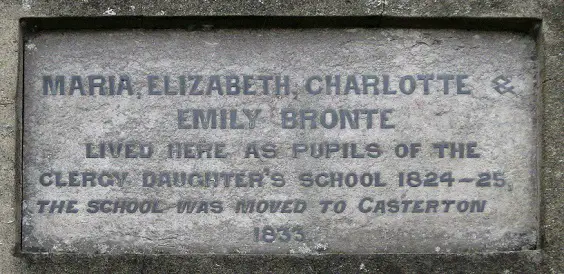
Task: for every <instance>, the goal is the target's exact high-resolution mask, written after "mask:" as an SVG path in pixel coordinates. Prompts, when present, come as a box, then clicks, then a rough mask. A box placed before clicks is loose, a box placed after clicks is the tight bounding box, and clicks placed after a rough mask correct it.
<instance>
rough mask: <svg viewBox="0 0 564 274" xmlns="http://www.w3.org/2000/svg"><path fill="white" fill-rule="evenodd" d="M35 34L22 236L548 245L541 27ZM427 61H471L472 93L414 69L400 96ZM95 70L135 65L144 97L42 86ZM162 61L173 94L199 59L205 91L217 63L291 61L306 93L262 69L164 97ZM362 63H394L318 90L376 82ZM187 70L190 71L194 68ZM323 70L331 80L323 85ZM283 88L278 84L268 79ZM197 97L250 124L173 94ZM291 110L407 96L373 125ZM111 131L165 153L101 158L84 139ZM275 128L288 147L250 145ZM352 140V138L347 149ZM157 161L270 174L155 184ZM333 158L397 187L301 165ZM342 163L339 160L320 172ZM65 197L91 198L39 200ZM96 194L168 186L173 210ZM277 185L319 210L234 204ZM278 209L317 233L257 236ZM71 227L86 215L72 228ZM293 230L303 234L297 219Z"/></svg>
mask: <svg viewBox="0 0 564 274" xmlns="http://www.w3.org/2000/svg"><path fill="white" fill-rule="evenodd" d="M500 45H502V46H500ZM24 48H25V53H24V67H25V72H24V78H25V84H24V105H25V109H24V138H23V146H24V151H23V159H24V168H23V170H24V172H23V185H24V206H23V211H24V212H25V214H24V218H23V223H24V228H23V231H24V235H23V246H24V251H30V252H34V251H43V252H46V251H48V252H55V253H58V252H59V253H60V252H78V253H123V252H126V253H132V252H140V253H144V254H150V253H173V254H183V253H242V254H257V253H259V254H262V253H277V254H284V253H285V254H296V253H298V254H331V253H349V254H351V253H386V252H392V253H433V252H435V253H456V252H489V251H508V250H517V251H519V250H526V249H534V248H535V247H536V245H537V235H538V233H537V225H536V224H535V223H537V222H538V221H537V220H538V201H537V195H536V191H537V188H538V186H537V183H536V182H537V178H536V174H537V173H536V166H535V164H536V156H535V153H536V142H537V138H535V135H536V126H535V124H534V122H533V121H534V120H536V119H535V118H534V116H535V115H536V111H537V107H536V100H537V99H536V97H537V96H536V84H535V83H536V80H535V78H536V75H537V65H536V60H537V58H536V54H535V43H534V40H533V39H532V38H531V37H530V36H527V35H523V34H514V33H506V32H483V31H474V32H469V31H466V30H420V29H407V30H404V29H386V30H374V29H337V30H327V29H324V30H319V29H307V30H278V29H276V30H266V31H265V30H213V31H205V30H204V31H170V30H169V31H167V30H157V31H139V30H135V31H128V32H123V31H120V32H115V31H111V32H100V33H90V32H87V33H84V32H83V33H78V32H56V33H54V32H51V33H41V32H40V33H37V34H35V35H30V36H29V37H27V39H26V43H25V45H24ZM320 49H323V50H320ZM259 52H260V55H257V53H259ZM463 56H465V57H463ZM94 60H95V61H94ZM420 73H433V74H434V75H435V76H434V77H435V78H439V76H438V75H440V74H443V73H457V74H464V75H467V76H466V77H467V78H468V79H465V80H464V83H465V87H464V88H460V89H461V90H468V92H469V93H471V94H467V95H465V94H457V91H456V90H457V88H456V87H455V86H456V84H455V83H454V82H455V81H451V83H450V85H449V86H450V88H449V90H446V91H445V90H444V89H443V85H444V84H443V81H442V80H436V79H435V80H432V81H429V84H428V88H429V93H430V94H429V95H424V88H423V85H422V82H421V81H414V85H413V88H414V90H413V91H412V92H413V93H411V94H410V95H405V94H403V93H402V92H401V91H400V89H399V86H400V85H399V79H400V77H401V76H403V75H415V74H420ZM92 74H100V75H106V76H108V75H123V74H127V75H129V78H130V80H131V82H132V86H133V90H132V92H133V94H134V95H132V96H129V95H122V96H100V95H95V96H80V95H78V94H75V95H74V96H60V95H47V96H45V95H43V94H42V92H43V91H42V90H43V88H44V86H43V78H42V76H44V75H52V76H53V75H63V76H65V77H67V78H66V79H67V83H66V84H65V90H66V92H68V88H69V82H68V80H69V78H68V77H70V75H81V76H83V77H84V79H83V82H84V83H85V85H87V84H86V81H87V79H86V76H87V75H92ZM149 74H150V75H158V76H159V77H160V79H161V80H158V81H156V82H157V84H156V89H158V90H162V89H163V82H162V78H164V75H167V76H169V77H170V89H171V91H174V92H176V91H177V90H178V88H179V87H178V85H179V83H178V81H179V80H178V79H177V77H179V76H180V75H186V74H198V75H204V77H203V78H204V80H202V82H201V83H200V84H199V88H198V90H204V89H206V87H208V80H209V79H208V78H209V76H210V75H221V77H222V80H221V83H222V84H221V85H222V86H223V88H222V89H223V92H225V91H226V86H225V81H224V80H223V76H225V75H235V76H238V77H242V76H240V75H242V74H245V75H284V76H288V79H289V80H288V84H289V92H290V93H291V94H288V95H280V96H276V95H273V94H268V95H263V94H261V90H262V88H261V85H262V82H261V81H251V82H253V83H254V86H253V88H252V90H255V91H256V93H257V94H256V95H244V94H239V95H237V96H232V95H222V96H221V95H218V94H217V93H218V92H211V94H210V95H161V96H155V95H152V96H151V95H149V92H148V83H147V80H146V79H147V75H149ZM364 74H366V75H377V77H379V79H380V80H379V81H378V90H379V94H378V95H374V94H372V90H369V91H368V93H369V94H354V92H351V93H352V94H348V95H346V94H340V95H334V94H333V95H327V94H324V93H325V92H323V93H322V94H319V95H311V94H308V93H307V92H306V89H305V88H304V86H305V83H306V80H307V79H308V78H309V77H310V76H313V75H340V76H339V77H340V79H341V80H340V87H339V88H340V90H341V93H343V92H344V87H345V86H346V84H345V83H346V82H347V81H348V80H347V79H348V77H347V76H353V77H355V79H356V81H357V82H358V85H359V91H361V90H362V89H363V81H362V79H361V76H360V75H364ZM382 74H389V75H390V76H389V77H390V84H389V85H390V89H391V90H395V91H396V92H397V94H395V95H386V94H382V93H383V92H385V91H384V89H385V88H384V87H383V86H384V82H385V81H386V80H385V78H384V77H385V76H381V75H382ZM499 75H506V76H507V77H509V78H511V79H512V82H511V86H513V87H514V92H515V94H512V93H506V94H503V95H502V94H500V93H498V92H497V91H496V90H495V89H494V88H492V87H491V86H492V83H491V81H492V79H494V78H496V77H497V76H499ZM412 77H414V78H415V77H416V76H412ZM241 81H243V80H242V79H239V82H241ZM316 83H317V82H316ZM187 84H188V85H189V86H192V85H193V81H187ZM313 86H314V88H315V86H317V85H316V84H314V85H313ZM319 86H320V87H321V88H324V89H325V90H327V89H328V87H326V86H325V85H324V84H321V85H319ZM107 87H108V85H106V88H107ZM274 88H275V87H274V84H271V86H270V90H271V92H272V91H273V90H274ZM77 92H78V91H77ZM223 92H222V93H223ZM444 93H448V94H444ZM135 94H140V95H139V96H136V95H135ZM195 108H197V109H204V110H206V111H207V110H208V109H215V110H217V111H218V112H219V109H235V110H238V112H237V114H238V116H237V119H236V122H238V123H241V124H242V125H245V128H244V129H229V128H228V129H221V130H220V129H201V128H200V129H181V128H178V119H177V115H178V114H177V111H176V110H177V109H183V110H190V109H195ZM244 108H246V109H250V110H253V111H254V110H256V109H259V110H261V112H260V113H259V114H258V115H257V118H256V124H255V127H254V128H253V129H249V128H248V126H247V124H248V119H247V118H246V117H245V115H244V114H243V113H242V109H244ZM285 108H291V109H294V110H296V111H297V112H299V111H300V110H308V109H310V110H315V111H317V112H318V113H319V115H321V114H320V113H321V112H322V111H323V110H325V109H339V110H340V109H344V110H351V111H352V110H354V109H377V110H379V111H380V112H382V111H383V110H384V109H389V110H390V111H392V110H393V112H392V113H390V114H389V121H388V122H387V124H389V125H392V124H393V125H394V127H395V128H393V129H382V128H380V125H381V124H383V123H386V122H381V121H380V118H379V117H380V116H379V115H374V116H371V117H372V118H371V119H372V120H373V121H372V123H373V125H372V124H371V125H370V128H368V129H367V122H366V120H367V118H366V117H365V116H366V115H360V123H359V124H360V126H359V128H358V129H352V128H351V126H350V125H347V123H344V121H343V120H342V119H343V118H338V120H339V121H340V123H341V125H343V124H345V125H346V126H345V128H342V127H341V128H339V126H335V125H338V123H337V122H336V121H335V124H334V125H333V126H331V127H330V128H329V129H327V128H323V127H322V125H321V124H320V123H319V119H315V120H316V121H317V124H316V126H315V129H310V125H311V123H310V122H306V123H305V127H306V129H300V128H295V129H283V128H282V126H281V121H280V120H281V115H280V112H281V110H282V109H285ZM218 114H219V113H218ZM336 116H337V115H336ZM46 117H49V118H46ZM185 117H186V119H187V121H185V122H183V124H188V125H192V126H193V125H194V123H193V122H192V118H193V117H194V115H193V114H191V112H187V114H186V115H185ZM218 120H219V118H218ZM330 120H331V122H333V121H334V120H332V118H331V119H330ZM229 121H230V122H232V121H233V120H229ZM218 125H219V121H218ZM102 141H106V142H129V143H131V142H132V143H137V142H140V143H151V144H153V146H154V154H153V156H152V157H151V158H150V159H124V158H123V154H122V155H121V156H120V158H119V159H112V158H111V157H110V156H107V157H105V159H86V158H85V149H84V144H85V143H91V142H93V143H98V142H102ZM445 141H446V142H459V143H460V142H463V143H464V142H476V145H477V147H476V153H479V154H480V156H479V158H465V159H458V158H455V159H452V158H451V157H450V156H448V155H447V156H446V157H445V158H443V159H441V158H439V156H438V153H437V151H436V149H433V145H432V144H433V143H438V142H445ZM173 142H204V143H207V144H210V145H211V144H212V143H219V142H221V143H224V144H225V152H226V154H227V156H226V157H225V158H221V159H217V158H215V159H214V158H211V159H187V158H180V159H176V158H173V159H169V158H167V156H166V148H167V144H169V143H173ZM267 142H269V143H272V144H275V145H276V146H277V151H278V153H277V157H276V158H275V159H255V158H254V157H251V158H247V159H246V158H245V157H244V148H245V146H246V145H247V144H248V143H249V144H250V143H257V144H260V145H262V144H265V143H267ZM410 142H417V143H420V144H421V148H420V149H421V152H420V153H419V154H418V155H417V156H416V157H414V158H410V157H406V158H400V157H397V156H395V155H394V147H395V146H396V145H398V144H400V143H410ZM296 143H297V144H304V145H307V146H309V145H310V144H315V147H316V148H318V147H319V146H324V145H325V144H326V143H333V144H336V143H338V144H340V148H339V150H340V151H339V152H336V153H332V155H330V156H327V155H326V156H323V157H321V158H318V157H312V156H310V154H311V153H313V152H312V150H313V148H309V149H308V151H307V152H303V153H299V156H297V157H293V156H292V146H293V144H296ZM345 143H354V144H357V147H356V149H355V150H356V151H357V153H358V154H361V155H365V154H366V152H367V151H365V146H366V145H367V144H370V143H377V144H379V146H380V149H381V151H382V155H381V156H380V157H377V158H371V157H368V156H363V158H353V156H351V155H349V153H350V151H352V150H353V149H354V148H352V145H351V148H350V149H348V150H347V151H349V152H347V153H344V152H343V151H345V148H344V144H345ZM315 151H316V153H319V151H320V150H319V149H316V150H315ZM323 151H325V149H323V148H322V149H321V152H323ZM448 152H449V151H447V154H448ZM316 153H313V154H316ZM343 154H347V155H346V158H345V157H343V156H342V155H343ZM212 157H213V156H212ZM465 157H468V155H466V156H465ZM54 170H56V171H60V172H62V181H63V182H68V180H69V176H67V174H68V172H70V171H78V172H84V171H93V172H98V173H100V172H103V171H107V172H128V173H129V175H128V177H127V181H126V182H125V183H124V186H123V187H118V186H113V187H102V186H95V187H55V186H54V185H53V184H52V185H50V186H47V187H46V186H42V185H41V184H40V183H39V178H40V176H41V175H42V174H44V173H45V172H51V171H54ZM264 170H268V172H266V171H264ZM147 171H152V172H155V173H156V174H157V176H159V175H158V174H159V173H160V172H167V174H170V172H184V173H185V174H190V173H192V172H199V173H203V172H216V173H219V172H238V171H244V172H245V177H244V179H243V184H245V185H248V179H247V178H248V177H247V176H250V175H249V174H250V173H258V174H261V175H262V176H264V177H265V179H264V180H263V182H264V183H265V184H264V186H262V187H258V186H252V187H249V186H247V187H235V186H234V182H233V180H230V181H229V182H226V180H224V179H222V178H221V177H218V178H216V180H218V181H219V186H216V187H204V186H199V185H198V182H197V181H196V182H195V186H193V187H191V186H189V185H188V183H186V185H184V186H181V187H167V186H161V187H159V186H155V187H152V188H147V187H145V188H144V187H142V182H143V179H142V176H141V174H142V173H143V172H147ZM411 171H416V172H420V173H421V175H420V176H421V178H429V176H428V175H426V174H427V173H428V172H436V173H435V174H436V175H435V176H437V178H435V179H434V180H432V182H431V184H433V183H435V182H437V184H438V186H436V187H423V186H420V187H416V188H415V187H414V188H412V187H408V186H398V183H397V182H398V173H400V172H404V173H408V172H411ZM325 172H339V173H342V174H343V176H348V175H347V174H350V173H352V174H354V175H355V176H357V178H358V180H360V178H361V174H367V175H369V176H371V178H373V177H374V176H373V175H372V174H374V173H375V172H379V173H380V175H381V176H380V179H381V181H380V182H383V183H385V184H386V186H385V187H375V186H374V184H376V183H375V182H368V183H369V184H372V187H363V186H361V183H360V182H355V184H356V185H354V186H352V187H351V186H346V185H344V186H341V187H339V186H336V187H329V186H325V187H324V186H318V185H317V184H316V185H314V186H309V187H304V186H302V185H301V184H302V183H303V181H301V180H300V179H299V174H302V173H310V174H312V175H311V176H315V175H317V174H320V173H325ZM445 172H452V177H454V180H455V182H454V183H452V182H451V184H452V186H450V187H449V186H448V185H449V184H447V183H445V182H440V183H438V182H439V180H440V179H439V177H442V175H443V174H444V173H445ZM483 172H488V173H492V172H500V174H503V175H502V177H504V178H505V181H506V182H505V183H506V185H505V186H504V187H476V181H477V180H478V179H475V178H477V177H478V174H480V173H483ZM274 173H279V174H280V176H283V177H284V179H285V185H284V186H282V187H276V186H275V185H276V182H274V181H273V180H272V179H270V176H271V174H274ZM327 176H328V175H324V178H322V180H321V183H323V182H324V181H325V180H326V177H327ZM405 176H407V175H405ZM431 176H432V175H431ZM461 178H473V179H472V180H473V181H472V183H461V182H460V181H459V180H461ZM488 181H489V180H488ZM492 181H493V179H492ZM347 182H349V181H348V180H347ZM79 183H80V182H79ZM156 184H157V185H158V184H159V183H156ZM224 184H227V186H224ZM364 198H368V199H373V200H371V201H369V202H364V203H362V208H364V209H368V208H374V207H375V205H376V202H375V200H386V201H388V200H396V201H402V200H420V201H421V202H422V203H421V206H422V208H423V210H426V209H425V205H426V204H427V201H429V200H431V201H437V200H439V201H441V200H455V201H456V202H457V204H456V206H455V205H453V206H452V207H451V208H450V209H449V210H448V212H447V213H445V212H444V211H445V210H446V207H445V206H443V205H440V206H439V207H438V211H439V212H438V213H421V214H417V213H416V214H414V213H412V212H413V211H415V210H414V209H413V206H411V207H409V210H407V213H397V214H396V213H393V212H388V210H385V212H386V213H383V214H382V213H381V212H379V211H376V212H371V213H361V212H360V210H359V209H358V208H359V207H360V206H361V205H360V201H361V199H364ZM66 199H69V200H77V201H78V204H77V208H79V210H80V211H79V212H78V213H77V214H44V213H38V206H37V201H38V200H50V201H52V200H66ZM91 199H109V200H111V201H115V200H127V201H133V199H136V200H146V199H155V200H158V201H159V208H161V209H163V208H165V209H167V210H165V213H163V214H141V213H139V212H137V213H134V214H110V215H108V214H101V213H96V214H88V213H87V212H86V209H87V202H88V201H89V200H91ZM263 199H266V200H275V201H285V200H293V199H300V200H302V201H303V202H304V203H305V204H306V205H307V208H306V209H305V211H304V212H303V213H287V214H281V213H269V212H266V213H263V214H258V213H249V214H241V213H239V214H237V213H235V208H236V202H238V201H241V200H263ZM322 200H334V201H338V200H344V201H346V202H347V208H346V209H345V211H344V212H343V213H340V214H335V213H331V212H328V213H321V206H320V205H319V201H322ZM180 201H220V202H222V203H223V211H222V212H221V213H218V214H214V213H213V212H209V213H201V214H196V213H195V212H196V211H195V212H194V213H192V214H186V213H184V214H178V213H177V212H176V209H175V205H176V206H178V203H179V202H180ZM469 201H470V202H471V203H474V202H478V203H480V204H481V203H482V201H484V203H485V204H484V206H485V209H484V212H482V213H479V212H476V211H477V209H476V208H474V207H473V206H471V208H472V209H470V210H466V209H462V210H463V211H465V213H461V212H458V211H457V210H456V209H454V207H458V206H460V205H463V204H464V203H465V202H466V203H468V202H469ZM459 203H462V204H459ZM386 208H387V207H386ZM330 211H331V210H330ZM470 212H474V213H470ZM443 213H444V214H443ZM171 220H175V221H174V222H171ZM108 223H111V224H112V225H108ZM226 224H228V225H226ZM266 225H270V226H275V227H280V226H283V227H292V228H295V227H302V230H303V233H305V234H306V236H305V237H306V240H305V241H301V240H300V241H296V240H291V241H289V242H287V243H286V242H281V241H280V239H278V240H277V241H276V242H275V243H272V244H268V243H263V242H259V243H256V242H253V232H252V229H253V227H261V228H262V226H266ZM69 227H73V230H71V231H69ZM92 227H96V228H97V229H95V230H92V229H91V228H92ZM415 228H416V229H415ZM414 230H416V231H417V232H416V233H414ZM84 231H88V233H84ZM187 231H189V232H188V233H187ZM296 236H297V237H298V238H297V239H299V234H298V235H296Z"/></svg>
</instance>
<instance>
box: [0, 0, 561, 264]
mask: <svg viewBox="0 0 564 274" xmlns="http://www.w3.org/2000/svg"><path fill="white" fill-rule="evenodd" d="M0 12H1V13H2V16H0V45H1V49H2V50H1V51H0V75H1V79H2V81H1V82H0V178H1V180H0V201H2V203H1V204H2V207H1V208H0V273H20V272H42V273H45V272H47V273H57V272H59V273H61V272H63V273H64V272H81V273H82V272H116V273H120V272H123V273H131V272H148V273H152V272H220V273H224V272H238V273H240V272H257V273H261V272H266V271H274V272H277V273H279V272H288V273H290V272H292V273H293V272H325V273H327V272H340V273H347V272H353V273H355V272H394V273H397V272H419V273H423V272H447V271H464V272H475V273H480V272H494V273H498V272H504V273H511V272H515V273H523V272H525V273H533V272H536V273H538V272H543V273H561V272H564V258H563V257H564V255H563V253H564V252H563V251H562V250H563V249H564V236H563V235H564V224H563V222H562V216H563V215H564V187H563V186H562V182H563V181H564V146H562V144H563V143H564V134H563V133H564V132H563V129H564V104H563V103H564V92H563V90H564V82H563V81H562V79H563V77H564V75H563V73H564V38H563V33H564V31H563V30H564V2H562V1H561V0H538V1H533V0H530V1H529V0H486V1H484V0H469V1H454V0H442V1H435V0H418V1H415V0H343V1H340V0H328V1H324V2H320V1H317V0H302V1H294V0H288V1H273V0H253V1H244V0H238V1H229V2H227V1H213V0H207V1H204V0H202V1H195V0H194V1H192V0H186V1H147V0H130V1H117V0H116V1H114V0H99V1H94V0H81V1H76V0H49V1H48V0H17V1H16V0H3V1H1V2H0ZM194 15H292V16H323V15H331V16H366V15H370V16H401V17H446V18H450V17H459V18H467V17H476V18H479V17H499V18H508V19H509V18H515V17H517V18H522V17H531V18H538V19H541V20H542V26H541V29H540V37H539V41H538V44H539V53H540V54H539V56H540V57H541V79H542V91H541V92H542V107H543V115H542V123H541V124H542V127H541V128H542V133H541V134H542V140H543V141H542V148H539V149H540V150H541V151H542V152H541V155H542V157H541V163H540V166H541V220H540V222H541V233H542V234H541V245H540V246H539V247H538V250H535V251H522V252H508V253H490V254H449V255H433V254H423V255H409V254H390V255H354V256H351V255H326V256H311V257H296V256H293V257H280V256H204V255H198V256H190V257H182V256H165V255H162V256H140V255H139V256H118V257H106V256H91V257H77V256H73V255H57V256H25V257H24V256H21V255H18V248H17V246H18V244H19V237H20V228H19V213H18V211H19V206H18V203H19V201H20V199H21V198H20V195H21V193H20V192H21V190H20V189H19V187H18V185H17V184H16V182H17V180H16V178H18V176H19V171H18V169H19V161H20V160H19V159H18V158H17V153H16V152H17V149H19V148H17V144H18V143H19V141H18V140H19V134H20V131H19V129H18V125H19V123H18V117H19V115H20V114H19V113H18V112H17V109H19V108H18V107H17V106H18V103H19V100H18V99H17V98H18V96H19V95H18V92H19V87H20V86H21V85H20V83H19V82H18V81H21V79H19V78H18V75H19V71H20V70H21V67H19V66H20V64H19V47H20V39H21V37H20V19H21V18H29V17H60V16H65V17H69V16H71V17H72V16H78V17H100V16H151V17H159V16H194ZM386 18H387V17H384V18H381V17H376V19H375V20H389V18H388V19H386ZM458 20H460V19H458ZM448 22H449V21H448V20H445V26H444V27H449V25H448ZM483 28H484V29H488V25H487V24H485V25H484V26H483Z"/></svg>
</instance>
